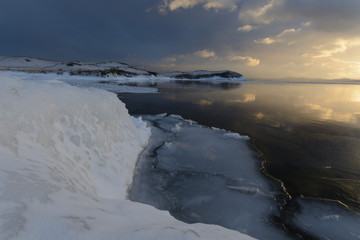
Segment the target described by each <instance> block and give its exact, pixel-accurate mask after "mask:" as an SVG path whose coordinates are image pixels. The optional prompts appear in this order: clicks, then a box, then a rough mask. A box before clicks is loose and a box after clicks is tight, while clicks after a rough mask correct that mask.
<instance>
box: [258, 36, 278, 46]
mask: <svg viewBox="0 0 360 240" xmlns="http://www.w3.org/2000/svg"><path fill="white" fill-rule="evenodd" d="M254 42H255V43H257V44H265V45H270V44H273V43H274V42H276V40H275V39H272V38H269V37H267V38H263V39H260V40H254Z"/></svg>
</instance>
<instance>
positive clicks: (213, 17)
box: [0, 0, 360, 77]
mask: <svg viewBox="0 0 360 240" xmlns="http://www.w3.org/2000/svg"><path fill="white" fill-rule="evenodd" d="M359 12H360V1H359V0H342V1H340V0H147V1H144V0H103V1H99V0H61V1H60V0H1V1H0V55H9V56H19V55H22V56H23V55H25V56H33V57H40V58H45V59H54V60H63V61H66V60H85V61H86V60H89V61H92V60H94V61H100V60H116V61H125V62H128V63H131V64H136V65H143V66H145V67H150V68H153V70H155V71H157V70H158V69H159V70H164V71H167V70H194V69H197V68H207V69H214V70H215V69H222V68H226V69H230V70H234V71H239V72H241V73H243V74H245V75H254V76H269V75H278V76H287V75H295V76H300V75H304V74H308V75H309V76H313V77H322V76H324V75H326V77H330V74H332V75H331V76H337V75H336V73H334V72H333V69H342V73H344V74H343V75H341V76H346V77H353V76H355V77H356V76H359V75H360V67H359V66H360V62H359V61H358V57H357V56H359V54H360V25H359V24H358V23H359V22H360V14H359ZM339 76H340V75H339Z"/></svg>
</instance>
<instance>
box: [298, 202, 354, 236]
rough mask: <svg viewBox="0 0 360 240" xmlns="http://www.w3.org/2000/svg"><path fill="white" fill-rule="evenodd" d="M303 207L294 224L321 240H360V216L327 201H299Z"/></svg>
mask: <svg viewBox="0 0 360 240" xmlns="http://www.w3.org/2000/svg"><path fill="white" fill-rule="evenodd" d="M297 201H298V203H299V204H300V206H301V211H300V213H298V214H296V217H295V218H294V224H295V225H296V226H297V227H299V228H302V229H306V231H307V232H309V233H310V234H312V235H315V236H318V238H319V239H324V240H325V239H326V240H327V239H354V240H355V239H360V216H359V215H358V214H356V213H354V212H350V211H348V209H346V208H345V207H344V206H342V205H340V204H338V203H336V202H329V201H325V200H313V199H298V200H297Z"/></svg>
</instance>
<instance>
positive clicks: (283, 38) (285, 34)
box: [254, 28, 302, 45]
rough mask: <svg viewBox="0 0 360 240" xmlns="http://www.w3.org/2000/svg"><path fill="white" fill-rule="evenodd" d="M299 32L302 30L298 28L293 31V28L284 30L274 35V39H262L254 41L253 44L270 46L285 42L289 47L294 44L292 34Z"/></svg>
mask: <svg viewBox="0 0 360 240" xmlns="http://www.w3.org/2000/svg"><path fill="white" fill-rule="evenodd" d="M301 30H302V29H301V28H299V29H297V30H295V29H293V28H291V29H285V30H284V31H282V32H281V33H279V34H278V35H276V36H275V37H266V38H263V39H259V40H254V42H255V43H257V44H265V45H270V44H273V43H278V42H286V43H287V44H289V45H291V44H294V42H295V40H294V39H293V38H294V33H296V32H300V31H301Z"/></svg>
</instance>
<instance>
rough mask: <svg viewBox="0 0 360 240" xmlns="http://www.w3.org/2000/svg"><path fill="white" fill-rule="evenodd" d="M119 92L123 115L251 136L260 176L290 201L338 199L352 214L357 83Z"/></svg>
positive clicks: (358, 157) (358, 205) (358, 164)
mask: <svg viewBox="0 0 360 240" xmlns="http://www.w3.org/2000/svg"><path fill="white" fill-rule="evenodd" d="M157 87H158V88H159V89H160V92H161V93H159V94H141V95H139V94H135V95H134V94H121V95H120V96H119V98H120V99H121V100H122V101H123V102H125V104H126V106H127V108H128V109H129V112H130V114H158V113H169V114H170V113H171V114H179V115H181V116H183V117H184V118H186V119H193V120H195V121H197V122H199V123H200V124H204V125H207V126H215V127H218V128H222V129H227V130H231V131H234V132H238V133H241V134H247V135H249V136H250V137H251V138H252V140H253V141H252V143H253V146H254V147H255V148H256V149H257V150H258V151H259V152H260V153H261V154H262V158H263V160H264V161H265V169H266V171H267V172H268V173H269V174H270V175H271V176H273V177H274V178H277V179H280V180H281V181H282V182H283V183H284V185H285V187H286V191H287V192H288V193H289V194H290V195H291V197H293V198H296V197H298V196H305V197H311V198H321V199H330V200H334V201H339V202H341V203H342V204H345V205H347V206H348V207H350V208H351V209H353V210H355V211H357V212H359V211H360V86H358V85H341V84H293V83H291V84H290V83H246V84H243V85H241V86H221V87H214V86H210V85H209V86H207V85H197V84H186V85H179V84H167V85H162V86H161V85H160V86H157Z"/></svg>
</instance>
